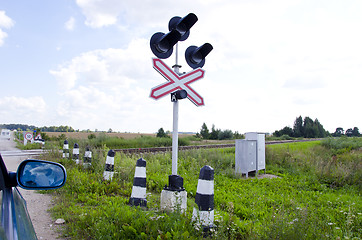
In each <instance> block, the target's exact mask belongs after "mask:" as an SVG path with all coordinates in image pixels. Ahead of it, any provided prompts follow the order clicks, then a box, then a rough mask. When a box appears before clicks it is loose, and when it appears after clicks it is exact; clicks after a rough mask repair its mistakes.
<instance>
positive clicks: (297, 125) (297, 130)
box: [293, 116, 303, 137]
mask: <svg viewBox="0 0 362 240" xmlns="http://www.w3.org/2000/svg"><path fill="white" fill-rule="evenodd" d="M293 135H294V137H303V118H302V116H299V117H297V118H296V119H295V121H294V125H293Z"/></svg>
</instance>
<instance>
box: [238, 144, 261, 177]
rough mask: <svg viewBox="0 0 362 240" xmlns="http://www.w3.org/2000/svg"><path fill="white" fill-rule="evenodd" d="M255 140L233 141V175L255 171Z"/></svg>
mask: <svg viewBox="0 0 362 240" xmlns="http://www.w3.org/2000/svg"><path fill="white" fill-rule="evenodd" d="M256 149H257V141H256V140H244V139H236V140H235V174H245V175H246V177H248V175H249V172H255V171H256V158H257V155H256V152H257V151H256Z"/></svg>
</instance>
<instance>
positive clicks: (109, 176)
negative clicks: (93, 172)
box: [103, 149, 115, 180]
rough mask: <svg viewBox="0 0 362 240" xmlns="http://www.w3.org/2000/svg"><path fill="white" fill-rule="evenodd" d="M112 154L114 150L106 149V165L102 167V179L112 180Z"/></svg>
mask: <svg viewBox="0 0 362 240" xmlns="http://www.w3.org/2000/svg"><path fill="white" fill-rule="evenodd" d="M114 155H115V152H114V151H113V150H112V149H111V150H109V151H108V154H107V158H106V165H105V167H104V172H103V179H104V180H112V178H113V174H114Z"/></svg>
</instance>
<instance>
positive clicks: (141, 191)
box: [129, 158, 147, 207]
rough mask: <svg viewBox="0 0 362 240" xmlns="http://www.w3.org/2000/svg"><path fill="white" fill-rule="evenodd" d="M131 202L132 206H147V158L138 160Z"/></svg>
mask: <svg viewBox="0 0 362 240" xmlns="http://www.w3.org/2000/svg"><path fill="white" fill-rule="evenodd" d="M129 204H130V205H132V206H141V207H147V199H146V160H144V159H143V158H140V159H138V160H137V164H136V170H135V174H134V179H133V187H132V194H131V198H130V199H129Z"/></svg>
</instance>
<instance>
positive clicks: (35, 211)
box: [0, 137, 60, 240]
mask: <svg viewBox="0 0 362 240" xmlns="http://www.w3.org/2000/svg"><path fill="white" fill-rule="evenodd" d="M12 139H13V137H12V138H11V140H5V139H1V138H0V153H1V155H2V157H3V159H4V162H5V165H6V167H7V169H8V171H16V170H17V168H18V166H19V164H20V163H21V162H22V161H23V160H25V159H28V158H33V159H34V158H36V157H35V156H34V154H33V153H34V151H30V152H28V151H20V150H19V149H17V148H16V144H15V142H14V141H13V140H12ZM18 189H19V191H20V193H21V195H22V196H23V198H24V199H25V201H26V203H27V208H28V212H29V215H30V218H31V220H32V222H33V226H34V229H35V232H36V235H37V237H38V239H39V240H53V239H60V238H59V234H58V233H57V226H56V225H55V224H54V221H53V220H52V218H51V216H50V213H49V212H48V209H49V208H51V206H52V196H51V195H47V194H39V193H37V192H36V191H33V190H25V189H22V188H20V187H18Z"/></svg>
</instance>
